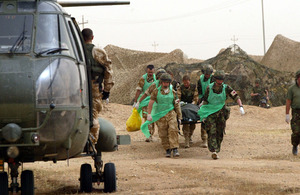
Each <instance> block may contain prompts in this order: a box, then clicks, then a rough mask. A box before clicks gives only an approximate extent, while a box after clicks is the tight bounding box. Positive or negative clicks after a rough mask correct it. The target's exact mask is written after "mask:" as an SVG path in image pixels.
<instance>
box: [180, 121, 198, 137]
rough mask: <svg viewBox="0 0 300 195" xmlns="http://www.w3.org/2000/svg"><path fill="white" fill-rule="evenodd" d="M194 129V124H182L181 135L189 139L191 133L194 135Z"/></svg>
mask: <svg viewBox="0 0 300 195" xmlns="http://www.w3.org/2000/svg"><path fill="white" fill-rule="evenodd" d="M195 128H196V124H195V123H191V124H183V125H182V131H183V135H184V138H185V139H186V138H189V139H190V138H191V137H192V135H193V133H194V130H195Z"/></svg>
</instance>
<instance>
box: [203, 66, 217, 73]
mask: <svg viewBox="0 0 300 195" xmlns="http://www.w3.org/2000/svg"><path fill="white" fill-rule="evenodd" d="M213 71H214V69H213V67H212V65H210V64H205V65H203V66H202V69H201V72H202V73H203V74H212V73H213Z"/></svg>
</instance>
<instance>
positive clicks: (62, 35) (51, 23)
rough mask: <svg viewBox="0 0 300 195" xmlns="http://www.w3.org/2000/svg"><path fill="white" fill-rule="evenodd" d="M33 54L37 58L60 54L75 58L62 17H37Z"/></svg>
mask: <svg viewBox="0 0 300 195" xmlns="http://www.w3.org/2000/svg"><path fill="white" fill-rule="evenodd" d="M34 52H35V53H36V54H37V56H46V55H55V54H60V55H69V56H72V57H75V55H74V52H73V48H72V45H71V42H70V38H69V36H68V31H67V29H66V25H65V21H64V20H63V17H62V15H57V14H40V15H39V16H38V23H37V32H36V40H35V47H34Z"/></svg>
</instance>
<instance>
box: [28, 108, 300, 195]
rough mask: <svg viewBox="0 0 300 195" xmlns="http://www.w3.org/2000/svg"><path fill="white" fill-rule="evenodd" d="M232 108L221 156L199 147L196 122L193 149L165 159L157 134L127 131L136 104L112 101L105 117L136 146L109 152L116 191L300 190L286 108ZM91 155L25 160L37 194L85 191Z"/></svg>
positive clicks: (298, 161) (297, 161)
mask: <svg viewBox="0 0 300 195" xmlns="http://www.w3.org/2000/svg"><path fill="white" fill-rule="evenodd" d="M244 108H245V111H246V114H245V115H244V116H241V115H240V113H239V108H238V106H232V107H231V115H230V119H229V120H228V121H227V128H226V135H225V136H224V141H223V143H222V148H221V152H220V153H219V155H220V159H219V160H212V158H211V156H210V153H209V151H208V149H207V148H200V144H201V137H200V124H197V126H196V130H195V133H194V136H193V140H194V144H193V145H192V147H191V148H188V149H185V148H184V147H183V143H184V138H183V137H181V136H180V138H179V141H180V148H179V152H180V157H179V158H177V159H174V158H165V157H164V150H163V148H162V146H161V144H160V140H159V137H158V134H157V132H156V133H155V136H154V141H153V142H151V143H146V142H145V137H144V135H143V134H142V133H141V132H140V131H138V132H127V131H126V130H125V129H126V127H125V123H126V120H127V118H128V117H129V116H130V114H131V111H132V107H131V106H126V105H120V104H113V103H110V104H108V105H107V106H106V107H105V108H104V111H103V112H102V113H101V117H103V118H105V119H108V120H109V121H111V122H112V123H113V125H114V126H115V128H116V130H117V134H129V135H130V136H131V144H130V145H124V146H119V150H118V151H116V152H111V153H104V154H103V160H104V163H107V162H113V163H115V165H116V170H117V192H115V193H114V194H300V182H299V181H300V166H299V165H300V158H299V156H293V155H292V152H291V150H292V146H291V143H290V135H291V130H290V125H288V124H286V123H285V107H284V106H281V107H274V108H270V109H264V108H259V107H254V106H247V105H246V106H244ZM83 163H91V164H92V165H93V161H92V159H91V158H90V157H84V158H75V159H71V160H69V166H67V161H60V162H57V163H56V164H53V163H52V162H35V163H30V164H25V165H24V169H32V170H34V174H35V186H36V194H85V193H82V192H79V181H78V178H79V172H80V165H81V164H83ZM93 187H94V190H93V192H92V193H91V194H99V193H100V194H101V193H103V183H101V184H100V185H99V186H98V185H97V184H94V185H93Z"/></svg>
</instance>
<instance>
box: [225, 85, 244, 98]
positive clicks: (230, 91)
mask: <svg viewBox="0 0 300 195" xmlns="http://www.w3.org/2000/svg"><path fill="white" fill-rule="evenodd" d="M225 91H226V96H229V97H230V98H232V99H233V100H234V101H237V100H238V99H240V97H239V95H238V94H237V92H236V91H235V90H234V89H232V88H231V87H230V86H229V85H227V87H226V90H225Z"/></svg>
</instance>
